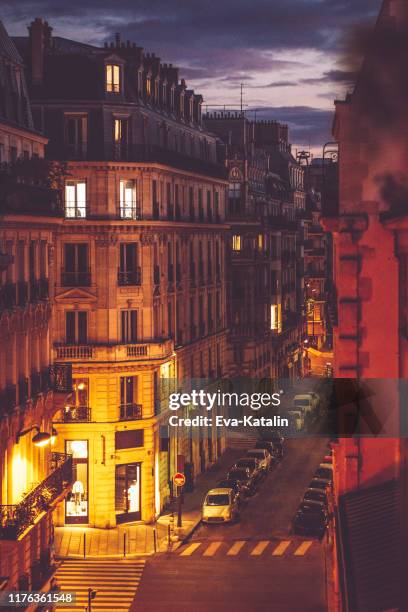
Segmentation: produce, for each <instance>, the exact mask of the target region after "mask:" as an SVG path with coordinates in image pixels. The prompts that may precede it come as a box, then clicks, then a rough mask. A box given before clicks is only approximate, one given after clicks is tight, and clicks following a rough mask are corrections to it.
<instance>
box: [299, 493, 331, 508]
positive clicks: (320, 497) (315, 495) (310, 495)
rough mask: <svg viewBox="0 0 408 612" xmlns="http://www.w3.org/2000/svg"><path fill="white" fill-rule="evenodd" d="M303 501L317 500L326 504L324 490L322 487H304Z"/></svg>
mask: <svg viewBox="0 0 408 612" xmlns="http://www.w3.org/2000/svg"><path fill="white" fill-rule="evenodd" d="M303 501H318V502H322V503H323V504H325V505H327V495H326V491H324V490H323V489H306V491H305V494H304V496H303Z"/></svg>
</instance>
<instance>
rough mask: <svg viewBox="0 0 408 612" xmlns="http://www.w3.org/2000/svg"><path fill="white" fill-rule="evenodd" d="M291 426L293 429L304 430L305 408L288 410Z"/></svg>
mask: <svg viewBox="0 0 408 612" xmlns="http://www.w3.org/2000/svg"><path fill="white" fill-rule="evenodd" d="M288 417H289V426H290V428H291V430H292V431H295V432H296V431H302V430H303V429H304V427H305V413H304V411H303V410H301V409H299V410H288Z"/></svg>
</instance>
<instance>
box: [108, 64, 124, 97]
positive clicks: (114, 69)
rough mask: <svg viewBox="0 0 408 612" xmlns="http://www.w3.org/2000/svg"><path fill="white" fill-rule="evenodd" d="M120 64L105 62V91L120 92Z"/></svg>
mask: <svg viewBox="0 0 408 612" xmlns="http://www.w3.org/2000/svg"><path fill="white" fill-rule="evenodd" d="M120 89H121V87H120V66H118V65H117V64H106V91H107V93H120Z"/></svg>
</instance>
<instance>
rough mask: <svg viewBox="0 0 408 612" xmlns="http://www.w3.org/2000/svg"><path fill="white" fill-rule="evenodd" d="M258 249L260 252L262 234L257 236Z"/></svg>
mask: <svg viewBox="0 0 408 612" xmlns="http://www.w3.org/2000/svg"><path fill="white" fill-rule="evenodd" d="M258 249H259V250H260V251H262V249H263V234H258Z"/></svg>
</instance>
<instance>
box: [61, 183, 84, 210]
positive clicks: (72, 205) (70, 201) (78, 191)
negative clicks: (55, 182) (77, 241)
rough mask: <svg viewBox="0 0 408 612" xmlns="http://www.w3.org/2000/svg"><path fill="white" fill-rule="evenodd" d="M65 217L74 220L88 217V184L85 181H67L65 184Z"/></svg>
mask: <svg viewBox="0 0 408 612" xmlns="http://www.w3.org/2000/svg"><path fill="white" fill-rule="evenodd" d="M65 216H66V217H69V218H72V217H75V218H78V217H82V218H84V219H85V217H86V183H85V181H67V182H66V183H65Z"/></svg>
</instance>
